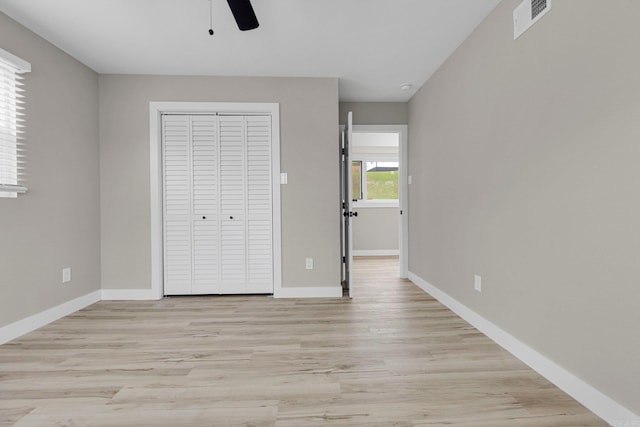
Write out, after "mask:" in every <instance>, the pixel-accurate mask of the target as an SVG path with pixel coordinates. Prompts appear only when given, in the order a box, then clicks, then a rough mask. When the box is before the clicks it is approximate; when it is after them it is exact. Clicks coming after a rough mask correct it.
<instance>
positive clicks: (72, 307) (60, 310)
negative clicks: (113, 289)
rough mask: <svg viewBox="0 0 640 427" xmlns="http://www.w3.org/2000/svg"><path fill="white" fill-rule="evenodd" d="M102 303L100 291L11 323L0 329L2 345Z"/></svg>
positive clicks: (0, 342)
mask: <svg viewBox="0 0 640 427" xmlns="http://www.w3.org/2000/svg"><path fill="white" fill-rule="evenodd" d="M98 301H100V291H95V292H91V293H90V294H87V295H83V296H81V297H78V298H75V299H72V300H71V301H67V302H65V303H62V304H60V305H58V306H55V307H52V308H50V309H48V310H45V311H43V312H40V313H38V314H34V315H33V316H29V317H27V318H24V319H22V320H18V321H17V322H13V323H10V324H8V325H6V326H3V327H2V328H0V344H4V343H6V342H9V341H11V340H13V339H16V338H18V337H20V336H22V335H25V334H27V333H29V332H31V331H34V330H36V329H38V328H41V327H43V326H45V325H48V324H49V323H51V322H54V321H56V320H58V319H60V318H62V317H64V316H68V315H69V314H71V313H75V312H76V311H78V310H82V309H83V308H85V307H88V306H90V305H91V304H94V303H96V302H98Z"/></svg>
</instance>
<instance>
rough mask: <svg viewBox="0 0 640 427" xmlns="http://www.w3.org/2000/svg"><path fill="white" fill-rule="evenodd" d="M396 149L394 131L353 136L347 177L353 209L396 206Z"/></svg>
mask: <svg viewBox="0 0 640 427" xmlns="http://www.w3.org/2000/svg"><path fill="white" fill-rule="evenodd" d="M399 147H400V134H399V133H398V132H374V131H365V132H357V131H356V132H354V133H353V145H352V153H351V157H352V166H351V175H352V177H353V183H352V190H353V201H354V202H355V206H357V207H361V208H362V207H391V206H398V199H399V183H400V180H399V173H398V170H399V165H400V164H399V161H398V160H399V159H398V157H399Z"/></svg>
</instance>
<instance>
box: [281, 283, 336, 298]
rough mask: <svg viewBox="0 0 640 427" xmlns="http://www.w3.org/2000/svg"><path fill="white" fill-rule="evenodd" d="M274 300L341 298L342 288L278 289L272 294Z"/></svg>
mask: <svg viewBox="0 0 640 427" xmlns="http://www.w3.org/2000/svg"><path fill="white" fill-rule="evenodd" d="M273 297H274V298H342V287H340V286H326V287H325V286H323V287H309V288H305V287H296V288H280V289H276V290H275V292H274V293H273Z"/></svg>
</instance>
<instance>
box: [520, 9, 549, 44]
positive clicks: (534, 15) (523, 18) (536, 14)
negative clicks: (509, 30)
mask: <svg viewBox="0 0 640 427" xmlns="http://www.w3.org/2000/svg"><path fill="white" fill-rule="evenodd" d="M549 10H551V0H524V1H523V2H522V3H520V6H518V7H517V8H516V10H514V11H513V39H514V40H515V39H517V38H518V37H520V36H521V35H522V33H524V32H525V31H527V30H528V29H529V28H530V27H531V26H532V25H533V24H535V23H536V22H538V20H539V19H540V18H542V17H543V16H544V15H545V14H546V13H547V12H549Z"/></svg>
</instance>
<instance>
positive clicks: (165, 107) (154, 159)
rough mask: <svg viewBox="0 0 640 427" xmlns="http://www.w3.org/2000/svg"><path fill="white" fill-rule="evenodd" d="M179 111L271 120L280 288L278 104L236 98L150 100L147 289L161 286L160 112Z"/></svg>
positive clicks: (278, 284)
mask: <svg viewBox="0 0 640 427" xmlns="http://www.w3.org/2000/svg"><path fill="white" fill-rule="evenodd" d="M165 113H179V114H207V113H209V114H215V113H220V114H243V115H251V114H266V115H270V116H271V118H272V123H271V135H272V136H271V138H272V139H271V157H272V187H273V195H272V197H273V292H274V294H276V293H279V292H280V291H281V289H282V232H281V230H282V219H281V213H280V212H281V211H280V104H278V103H236V102H150V103H149V162H150V163H149V173H150V176H149V178H150V208H151V293H152V295H153V296H154V297H156V298H158V299H160V298H162V297H163V296H164V289H163V276H164V274H163V263H164V260H163V250H162V132H161V115H162V114H165Z"/></svg>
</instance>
